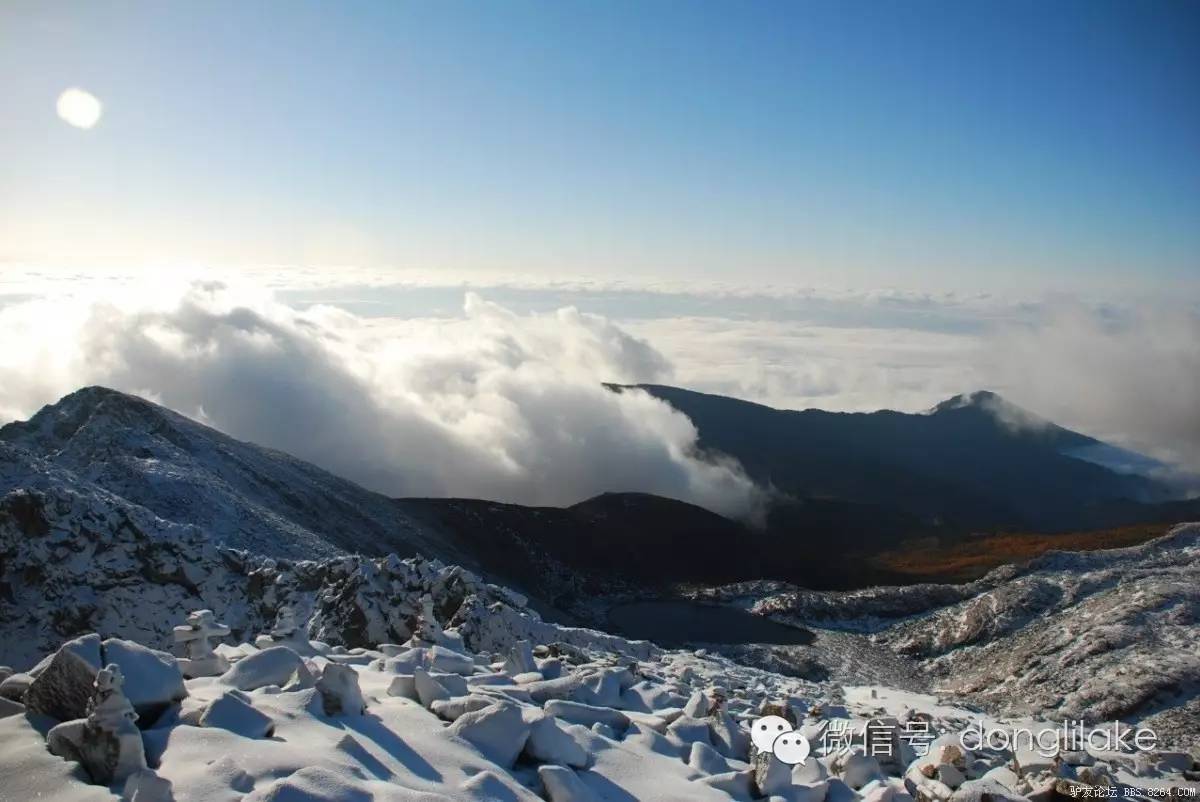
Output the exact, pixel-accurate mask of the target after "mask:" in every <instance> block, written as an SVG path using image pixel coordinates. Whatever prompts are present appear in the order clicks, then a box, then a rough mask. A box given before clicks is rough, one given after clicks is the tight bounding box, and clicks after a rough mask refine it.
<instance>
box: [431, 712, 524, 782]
mask: <svg viewBox="0 0 1200 802" xmlns="http://www.w3.org/2000/svg"><path fill="white" fill-rule="evenodd" d="M529 730H530V726H529V724H527V723H526V722H525V720H524V719H523V718H522V717H521V710H520V708H518V707H517V706H516V705H515V704H510V703H506V702H497V703H495V704H493V705H490V706H489V707H486V708H484V709H483V710H476V711H474V712H471V713H464V714H463V715H461V716H459V717H458V719H457V720H456V721H455V722H454V723H453V724H451V725H450V727H449V729H448V730H447V732H449V733H450V734H451V735H456V736H458V737H459V738H462V739H464V740H466V741H469V742H470V743H471V744H473V745H474V746H475V748H476V749H478V750H479V751H480V752H482V753H483V755H484V756H485V757H486V758H487V759H488V760H491V761H492V762H493V763H495V764H497V765H499V766H503V767H505V768H508V767H510V766H512V764H513V763H515V762H516V760H517V755H519V754H521V750H522V749H524V748H525V742H526V740H528V738H529Z"/></svg>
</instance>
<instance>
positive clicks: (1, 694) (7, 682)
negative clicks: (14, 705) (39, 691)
mask: <svg viewBox="0 0 1200 802" xmlns="http://www.w3.org/2000/svg"><path fill="white" fill-rule="evenodd" d="M32 684H33V677H32V676H31V675H29V674H22V673H21V672H17V673H16V674H13V675H11V676H8V677H5V678H4V681H3V682H0V699H9V700H11V701H13V702H20V701H22V700H23V699H24V698H25V692H26V691H27V690H29V686H30V685H32Z"/></svg>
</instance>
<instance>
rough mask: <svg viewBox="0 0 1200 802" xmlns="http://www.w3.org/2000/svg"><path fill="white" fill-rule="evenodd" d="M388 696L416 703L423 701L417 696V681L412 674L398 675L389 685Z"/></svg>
mask: <svg viewBox="0 0 1200 802" xmlns="http://www.w3.org/2000/svg"><path fill="white" fill-rule="evenodd" d="M387 695H388V696H400V697H402V698H404V699H412V700H413V701H414V702H418V701H420V699H421V697H419V696H417V679H416V677H414V676H413V675H412V674H397V675H396V676H394V677H392V681H391V683H389V684H388V689H387Z"/></svg>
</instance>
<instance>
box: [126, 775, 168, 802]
mask: <svg viewBox="0 0 1200 802" xmlns="http://www.w3.org/2000/svg"><path fill="white" fill-rule="evenodd" d="M121 802H175V795H174V793H172V788H171V781H170V780H168V779H167V778H165V777H159V776H158V775H157V774H155V773H154V772H153V771H151V770H150V769H145V770H143V771H139V772H136V773H134V774H130V775H129V779H127V780H126V781H125V787H124V788H123V789H122V790H121Z"/></svg>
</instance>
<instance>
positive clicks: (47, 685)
mask: <svg viewBox="0 0 1200 802" xmlns="http://www.w3.org/2000/svg"><path fill="white" fill-rule="evenodd" d="M100 660H101V656H100V636H99V635H96V634H91V635H84V636H82V637H79V638H75V639H74V640H70V641H67V642H66V643H64V644H63V645H62V646H61V647H60V648H59V650H58V651H57V652H55V653H54V656H53V657H51V658H50V659H49V660H48V661H43V664H40V665H39V666H37V667H36V669H35V670H37V672H38V673H37V677H36V678H35V679H34V680H33V682H31V683H30V684H29V688H28V689H27V690H26V691H25V695H24V699H23V701H24V704H25V706H26V707H27V708H29V710H30V712H33V713H41V714H42V715H46V716H49V717H50V718H52V719H55V720H57V721H71V720H74V719H80V718H84V717H85V716H86V715H87V711H88V703H89V701H91V698H92V694H93V693H94V691H95V682H96V673H97V672H98V671H99V670H100V667H101V662H100Z"/></svg>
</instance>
